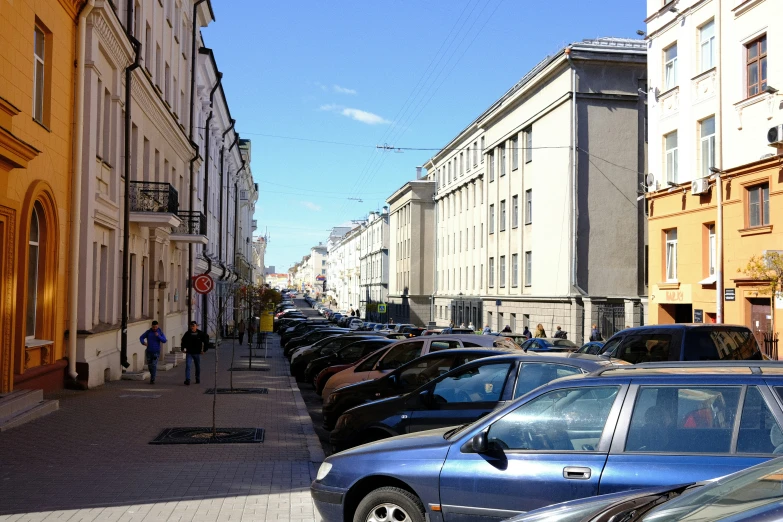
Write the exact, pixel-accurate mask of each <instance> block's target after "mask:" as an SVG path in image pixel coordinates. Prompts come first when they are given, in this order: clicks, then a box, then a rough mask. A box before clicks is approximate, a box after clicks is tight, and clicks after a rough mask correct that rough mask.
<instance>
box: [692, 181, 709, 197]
mask: <svg viewBox="0 0 783 522" xmlns="http://www.w3.org/2000/svg"><path fill="white" fill-rule="evenodd" d="M709 191H710V181H709V180H708V179H707V178H699V179H694V180H693V181H691V194H692V195H694V196H696V195H698V194H706V193H707V192H709Z"/></svg>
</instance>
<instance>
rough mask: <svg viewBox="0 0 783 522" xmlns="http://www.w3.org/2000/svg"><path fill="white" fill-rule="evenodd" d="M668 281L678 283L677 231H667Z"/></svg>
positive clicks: (674, 229)
mask: <svg viewBox="0 0 783 522" xmlns="http://www.w3.org/2000/svg"><path fill="white" fill-rule="evenodd" d="M666 281H671V282H676V281H677V229H676V228H673V229H671V230H667V231H666Z"/></svg>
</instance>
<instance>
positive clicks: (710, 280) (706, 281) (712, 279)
mask: <svg viewBox="0 0 783 522" xmlns="http://www.w3.org/2000/svg"><path fill="white" fill-rule="evenodd" d="M716 280H717V277H716V276H715V274H712V275H709V276H707V277H705V278H704V279H702V280H701V281H699V284H700V285H714V284H715V281H716Z"/></svg>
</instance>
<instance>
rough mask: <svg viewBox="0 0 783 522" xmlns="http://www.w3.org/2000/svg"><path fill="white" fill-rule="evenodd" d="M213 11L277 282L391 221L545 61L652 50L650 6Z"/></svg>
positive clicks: (215, 41)
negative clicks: (575, 53)
mask: <svg viewBox="0 0 783 522" xmlns="http://www.w3.org/2000/svg"><path fill="white" fill-rule="evenodd" d="M212 5H213V9H214V12H215V21H214V22H212V23H211V24H210V25H209V26H208V27H207V28H205V29H203V31H202V34H203V36H204V40H205V45H206V46H208V47H210V48H212V49H213V50H214V53H215V58H216V61H217V64H218V68H219V69H220V70H221V72H222V73H223V86H224V88H225V92H226V96H227V97H228V102H229V107H230V109H231V115H232V116H233V117H234V118H235V119H236V120H237V125H236V126H237V130H238V131H239V134H240V137H242V138H246V139H250V140H251V142H252V162H251V169H252V172H253V177H254V178H255V180H256V182H257V183H258V186H259V198H258V201H257V202H256V216H255V217H256V219H257V220H258V230H256V234H257V235H267V237H268V238H269V243H268V246H267V250H266V258H265V264H266V265H267V266H275V269H276V270H277V271H278V272H285V271H287V270H288V268H289V267H291V266H292V265H293V264H294V263H296V262H298V261H300V260H301V259H302V257H303V256H305V255H307V254H309V253H310V247H311V246H314V245H317V244H318V243H319V242H323V243H326V240H327V237H328V235H329V230H330V229H331V228H332V227H334V226H339V225H345V224H346V223H350V221H351V220H360V219H363V218H366V217H367V214H368V213H369V212H371V211H373V210H379V209H381V207H383V206H384V205H385V204H386V202H385V200H386V198H387V197H389V196H390V195H391V194H392V193H393V192H394V191H395V190H397V189H398V188H400V187H401V186H402V185H404V184H405V183H406V182H408V181H410V180H412V179H415V176H416V166H418V165H422V164H424V163H425V162H426V161H427V160H428V159H429V158H430V157H432V156H433V155H434V154H435V153H436V152H437V151H438V150H439V149H440V148H442V147H443V146H445V145H446V144H447V143H448V142H449V141H450V140H451V139H452V138H454V137H455V136H456V135H457V134H458V133H459V132H460V131H461V130H462V129H464V128H465V127H466V126H467V125H468V124H470V123H471V122H472V121H473V120H474V119H475V118H476V117H478V116H479V115H480V114H481V113H482V112H483V111H484V110H485V109H487V108H488V107H489V106H490V105H491V104H492V103H493V102H494V101H495V100H497V99H498V98H500V97H501V96H502V95H503V94H504V93H505V92H506V91H507V90H508V89H509V88H511V87H512V86H513V85H514V84H515V83H516V82H517V81H518V80H519V79H520V78H522V76H524V75H525V73H527V72H528V71H529V70H530V69H531V68H532V67H533V66H535V65H536V64H537V63H538V62H539V61H541V60H542V59H544V58H545V57H546V56H547V55H551V54H554V53H556V52H557V51H558V50H559V49H561V48H562V47H564V46H565V45H567V44H568V43H572V42H576V41H580V40H583V39H586V38H597V37H602V36H618V37H633V38H640V37H639V36H637V34H636V31H637V30H639V29H641V30H644V29H645V24H644V22H643V20H644V18H645V10H646V2H645V1H644V0H602V1H601V2H589V1H585V0H550V1H547V2H540V1H534V0H360V1H359V0H357V1H354V0H350V1H349V0H345V1H343V0H331V1H328V0H321V1H315V0H300V1H296V2H279V1H278V2H273V1H268V0H212ZM378 146H388V147H391V148H392V149H396V148H401V147H410V148H420V149H430V150H419V151H396V150H388V149H383V148H378Z"/></svg>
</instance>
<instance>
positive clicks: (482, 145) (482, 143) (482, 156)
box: [481, 136, 484, 163]
mask: <svg viewBox="0 0 783 522" xmlns="http://www.w3.org/2000/svg"><path fill="white" fill-rule="evenodd" d="M481 163H484V136H482V137H481Z"/></svg>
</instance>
